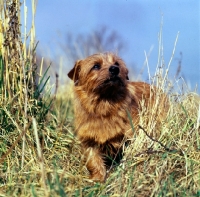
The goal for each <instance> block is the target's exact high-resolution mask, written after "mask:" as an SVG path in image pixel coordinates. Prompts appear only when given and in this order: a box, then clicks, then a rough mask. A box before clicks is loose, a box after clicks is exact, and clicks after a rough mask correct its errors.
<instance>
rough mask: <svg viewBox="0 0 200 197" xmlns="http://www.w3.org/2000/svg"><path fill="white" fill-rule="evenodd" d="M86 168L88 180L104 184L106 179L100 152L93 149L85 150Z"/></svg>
mask: <svg viewBox="0 0 200 197" xmlns="http://www.w3.org/2000/svg"><path fill="white" fill-rule="evenodd" d="M85 156H86V159H87V161H86V166H87V169H88V171H89V172H90V178H91V179H92V180H94V181H100V182H104V181H105V178H106V166H105V164H104V160H103V158H102V155H101V152H100V151H99V150H98V149H96V148H93V147H89V148H87V149H86V150H85Z"/></svg>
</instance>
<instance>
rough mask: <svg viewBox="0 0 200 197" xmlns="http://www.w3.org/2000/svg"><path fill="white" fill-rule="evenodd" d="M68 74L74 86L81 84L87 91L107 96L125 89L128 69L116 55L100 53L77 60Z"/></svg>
mask: <svg viewBox="0 0 200 197" xmlns="http://www.w3.org/2000/svg"><path fill="white" fill-rule="evenodd" d="M68 76H69V78H70V79H72V80H73V81H74V83H75V86H81V87H82V88H83V90H85V91H87V92H88V93H89V92H93V93H97V94H99V95H101V96H102V97H106V98H107V97H109V96H115V94H117V93H119V92H120V91H125V89H126V85H127V80H128V69H127V68H126V65H125V63H124V62H123V61H122V59H120V58H119V57H117V56H116V55H114V54H112V53H103V54H102V53H101V54H95V55H92V56H89V57H87V58H86V59H83V60H78V61H77V62H76V64H75V66H74V68H73V69H72V70H71V71H70V72H69V73H68Z"/></svg>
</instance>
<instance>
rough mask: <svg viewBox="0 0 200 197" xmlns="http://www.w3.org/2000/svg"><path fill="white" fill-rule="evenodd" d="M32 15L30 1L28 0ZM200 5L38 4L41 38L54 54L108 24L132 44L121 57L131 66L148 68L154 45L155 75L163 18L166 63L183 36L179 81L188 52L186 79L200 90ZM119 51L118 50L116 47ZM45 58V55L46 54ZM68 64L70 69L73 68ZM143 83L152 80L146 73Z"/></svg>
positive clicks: (49, 0)
mask: <svg viewBox="0 0 200 197" xmlns="http://www.w3.org/2000/svg"><path fill="white" fill-rule="evenodd" d="M27 6H28V10H29V13H30V12H31V7H30V0H29V1H27ZM199 13H200V1H198V0H167V1H166V0H159V1H158V0H149V1H147V0H84V1H83V0H82V1H81V0H59V1H53V0H38V4H37V12H36V18H35V23H36V39H37V40H39V46H40V49H41V48H48V53H49V54H50V55H55V54H56V53H58V51H59V50H57V48H56V47H55V45H56V43H59V42H62V39H63V36H64V34H65V33H66V32H70V33H72V34H81V33H89V32H92V31H93V30H94V29H96V28H98V27H100V26H102V25H106V26H108V27H109V28H110V29H111V30H114V31H117V32H118V34H119V35H120V36H121V37H122V38H123V40H124V41H125V43H126V44H127V50H126V51H125V52H124V53H123V54H120V56H122V58H123V59H124V61H125V62H126V63H127V66H128V67H129V68H130V70H131V67H132V66H136V67H137V70H140V68H141V67H142V66H143V63H144V60H145V55H144V51H146V52H147V53H148V51H149V50H150V48H151V47H153V50H152V52H151V55H150V57H149V66H150V71H151V73H152V74H153V73H154V71H155V67H156V64H157V59H158V33H159V31H160V23H161V18H162V15H163V44H164V59H165V63H166V64H168V62H169V60H170V57H171V54H172V50H173V47H174V42H175V38H176V36H177V34H178V32H179V38H178V42H177V46H176V52H175V56H174V59H173V61H172V64H171V73H170V76H171V77H172V78H173V76H174V75H175V71H176V69H177V65H178V58H180V52H181V53H182V63H181V67H182V70H181V75H182V76H183V77H184V78H185V79H186V80H187V82H188V83H189V84H190V86H191V89H192V90H193V89H194V87H195V84H199V86H200V54H199V51H200V50H199V46H200V26H199V23H200V14H199ZM113 51H115V49H113ZM43 56H45V54H43ZM72 66H73V65H71V66H68V67H67V69H70V67H72ZM143 79H144V80H146V79H147V77H146V76H145V75H144V76H143ZM199 90H200V88H199Z"/></svg>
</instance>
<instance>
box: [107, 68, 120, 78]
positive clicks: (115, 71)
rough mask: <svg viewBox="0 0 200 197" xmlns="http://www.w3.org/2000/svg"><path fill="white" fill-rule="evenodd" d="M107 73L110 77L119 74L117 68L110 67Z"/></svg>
mask: <svg viewBox="0 0 200 197" xmlns="http://www.w3.org/2000/svg"><path fill="white" fill-rule="evenodd" d="M109 72H110V74H111V75H114V76H117V75H118V74H119V68H118V67H117V66H111V67H110V68H109Z"/></svg>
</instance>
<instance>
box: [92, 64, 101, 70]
mask: <svg viewBox="0 0 200 197" xmlns="http://www.w3.org/2000/svg"><path fill="white" fill-rule="evenodd" d="M100 68H101V65H100V64H95V65H94V66H93V67H92V69H93V70H99V69H100Z"/></svg>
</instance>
